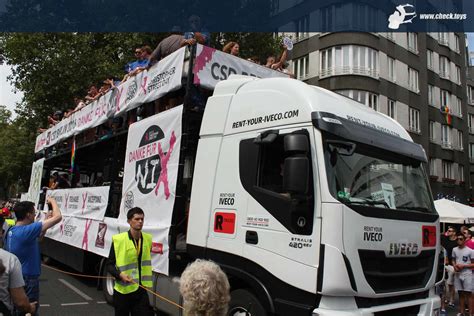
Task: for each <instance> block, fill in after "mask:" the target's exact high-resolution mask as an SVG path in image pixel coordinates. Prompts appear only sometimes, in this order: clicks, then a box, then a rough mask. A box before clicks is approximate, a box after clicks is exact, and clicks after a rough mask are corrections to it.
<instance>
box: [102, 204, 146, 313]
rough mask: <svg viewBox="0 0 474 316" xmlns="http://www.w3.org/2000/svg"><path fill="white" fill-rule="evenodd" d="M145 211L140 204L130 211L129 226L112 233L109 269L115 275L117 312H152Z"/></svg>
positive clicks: (128, 216)
mask: <svg viewBox="0 0 474 316" xmlns="http://www.w3.org/2000/svg"><path fill="white" fill-rule="evenodd" d="M144 217H145V214H144V213H143V210H142V209H141V208H139V207H134V208H131V209H130V210H129V211H128V212H127V222H128V224H129V225H130V230H129V231H128V232H124V233H121V234H117V235H114V236H113V237H112V246H111V248H110V254H109V261H108V264H107V271H108V272H109V273H110V274H112V275H113V276H114V277H115V285H114V307H115V316H129V315H132V316H135V315H137V316H138V315H140V316H141V315H145V316H146V315H153V311H152V309H151V307H150V301H149V299H148V295H147V293H146V291H145V289H144V288H142V286H143V287H147V288H151V287H152V285H153V283H152V270H151V247H152V237H151V235H150V234H147V233H143V232H142V228H143V222H144Z"/></svg>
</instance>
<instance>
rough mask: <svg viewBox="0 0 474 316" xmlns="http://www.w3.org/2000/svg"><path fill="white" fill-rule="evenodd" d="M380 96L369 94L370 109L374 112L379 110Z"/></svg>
mask: <svg viewBox="0 0 474 316" xmlns="http://www.w3.org/2000/svg"><path fill="white" fill-rule="evenodd" d="M378 102H379V96H378V95H376V94H373V93H369V108H371V109H372V110H375V111H378V110H379V104H378Z"/></svg>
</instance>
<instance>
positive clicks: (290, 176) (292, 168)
mask: <svg viewBox="0 0 474 316" xmlns="http://www.w3.org/2000/svg"><path fill="white" fill-rule="evenodd" d="M308 180H309V161H308V157H305V156H297V157H288V158H286V159H285V164H284V167H283V188H284V189H285V191H287V192H290V193H297V194H307V193H308V182H309V181H308Z"/></svg>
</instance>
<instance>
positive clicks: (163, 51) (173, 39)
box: [38, 15, 293, 133]
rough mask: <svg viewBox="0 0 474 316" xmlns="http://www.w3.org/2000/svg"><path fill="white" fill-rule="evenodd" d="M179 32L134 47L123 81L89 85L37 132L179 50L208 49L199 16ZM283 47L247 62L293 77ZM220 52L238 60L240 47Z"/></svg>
mask: <svg viewBox="0 0 474 316" xmlns="http://www.w3.org/2000/svg"><path fill="white" fill-rule="evenodd" d="M179 29H180V28H179V27H178V26H176V27H173V30H174V31H175V32H172V34H171V35H169V36H168V37H166V38H164V39H163V40H162V41H160V43H158V45H157V46H156V48H155V49H154V50H152V49H151V47H150V46H149V45H139V46H137V47H135V49H134V56H135V58H136V60H133V61H130V62H128V63H127V64H126V65H125V66H124V70H125V73H124V75H123V78H122V79H118V78H116V77H114V76H108V77H107V78H106V79H105V80H104V81H103V82H102V83H101V84H100V85H96V84H91V85H90V86H89V88H88V90H87V94H86V95H85V96H84V97H82V98H81V97H75V98H74V100H73V103H74V106H73V107H69V106H67V107H66V109H65V110H57V111H55V112H54V113H52V114H51V115H49V116H48V126H47V128H39V129H38V131H39V132H41V133H42V132H44V131H46V130H47V129H48V128H51V127H53V126H54V125H56V124H58V123H59V122H60V121H61V120H64V119H67V118H68V117H70V116H71V115H72V114H73V113H75V112H77V111H79V110H81V109H82V108H83V107H85V106H86V105H87V104H89V103H91V102H93V101H95V100H97V99H99V98H100V97H101V96H103V95H105V94H106V93H107V92H109V91H110V90H111V89H115V88H116V87H117V86H119V85H120V84H121V83H123V82H125V81H126V80H127V79H129V78H130V77H133V76H136V75H137V74H139V73H140V72H142V71H144V70H147V69H149V68H150V67H152V66H153V65H154V64H156V63H157V62H159V61H160V60H161V59H163V58H165V57H166V56H168V55H170V54H172V53H173V52H175V51H177V50H178V49H179V48H181V47H184V46H188V45H194V44H196V43H199V44H203V45H207V46H210V38H211V36H210V33H209V32H207V31H206V30H205V29H204V28H203V27H202V25H201V22H200V18H199V17H198V16H196V15H193V16H191V17H190V18H189V29H190V31H188V32H184V33H183V32H180V31H179ZM282 48H283V50H282V52H281V53H280V54H279V55H278V57H277V56H276V55H271V56H268V57H267V59H266V60H265V62H262V61H261V60H260V59H259V57H257V56H253V57H250V58H248V59H247V60H248V61H251V62H253V63H255V64H258V65H262V66H265V67H268V68H271V69H273V70H276V71H281V72H283V73H286V74H288V75H289V76H291V77H293V74H292V73H291V72H290V71H289V70H288V69H287V66H288V63H287V58H288V49H287V47H286V46H285V45H282ZM222 51H223V52H225V53H228V54H230V55H233V56H236V57H240V52H241V47H240V44H239V43H237V42H234V41H229V42H227V43H225V45H224V47H223V49H222ZM99 86H100V87H99ZM172 103H173V104H172V105H171V106H165V107H161V106H159V104H158V105H157V107H158V109H159V110H166V109H169V108H170V107H172V106H173V105H174V103H176V102H172ZM159 110H158V112H159ZM109 125H110V124H109Z"/></svg>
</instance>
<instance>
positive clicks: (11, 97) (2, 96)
mask: <svg viewBox="0 0 474 316" xmlns="http://www.w3.org/2000/svg"><path fill="white" fill-rule="evenodd" d="M0 2H1V0H0ZM467 38H468V43H469V46H470V51H474V33H467ZM10 74H11V69H10V67H9V66H7V65H0V105H6V106H7V108H8V109H9V110H11V111H12V113H13V114H15V113H14V109H15V105H16V103H17V102H20V101H21V98H22V97H23V93H22V92H21V91H17V92H16V93H14V92H13V87H12V86H11V85H10V83H9V82H7V76H8V75H10Z"/></svg>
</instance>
